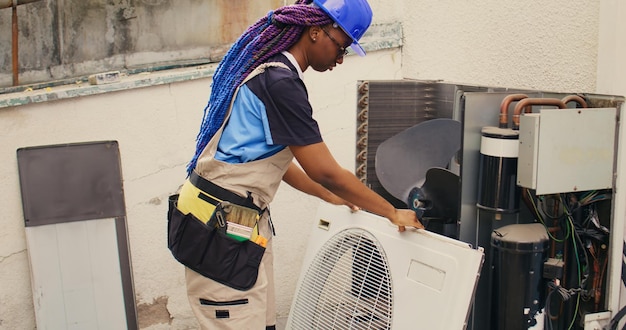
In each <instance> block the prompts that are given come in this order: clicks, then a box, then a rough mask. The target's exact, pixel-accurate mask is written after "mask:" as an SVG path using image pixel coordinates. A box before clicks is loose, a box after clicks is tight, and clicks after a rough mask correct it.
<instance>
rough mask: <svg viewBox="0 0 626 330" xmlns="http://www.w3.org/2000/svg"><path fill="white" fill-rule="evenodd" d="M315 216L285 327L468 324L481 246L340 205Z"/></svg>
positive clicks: (415, 328) (444, 328) (447, 327)
mask: <svg viewBox="0 0 626 330" xmlns="http://www.w3.org/2000/svg"><path fill="white" fill-rule="evenodd" d="M317 219H319V220H318V222H317V223H316V224H315V225H314V229H313V231H312V233H311V236H310V238H309V245H308V249H307V252H306V254H305V259H304V260H303V265H304V266H303V267H304V268H303V270H302V272H301V274H300V278H299V281H298V284H297V289H296V293H295V297H294V300H293V302H292V306H291V312H290V315H289V318H288V320H287V329H306V330H310V329H342V330H343V329H394V330H396V329H412V330H419V329H425V330H426V329H428V330H437V329H441V330H453V329H465V328H466V326H467V320H468V315H469V312H470V306H471V304H472V301H473V294H474V291H475V288H476V284H477V281H478V278H479V275H480V269H481V266H482V263H483V260H484V253H483V249H482V248H480V247H479V248H478V249H475V248H472V247H471V246H470V245H468V244H466V243H463V242H461V241H457V240H454V239H451V238H448V237H445V236H442V235H439V234H435V233H431V232H428V231H425V230H415V229H407V231H405V232H403V233H400V232H398V230H397V227H396V226H393V225H392V224H391V223H390V222H389V221H388V220H387V219H386V218H382V217H379V216H377V215H373V214H371V213H368V212H365V211H360V212H356V213H352V212H350V210H348V209H347V208H346V207H339V206H335V205H329V204H323V205H321V206H320V208H319V210H318V214H317Z"/></svg>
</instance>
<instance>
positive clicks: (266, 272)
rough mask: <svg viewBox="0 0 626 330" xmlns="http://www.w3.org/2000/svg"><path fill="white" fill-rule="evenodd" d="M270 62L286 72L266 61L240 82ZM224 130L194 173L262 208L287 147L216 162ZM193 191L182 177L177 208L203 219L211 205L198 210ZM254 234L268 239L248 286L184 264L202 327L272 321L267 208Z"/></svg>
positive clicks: (282, 168)
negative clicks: (235, 160)
mask: <svg viewBox="0 0 626 330" xmlns="http://www.w3.org/2000/svg"><path fill="white" fill-rule="evenodd" d="M269 66H279V67H284V68H286V69H287V70H289V68H288V67H287V66H286V65H284V64H283V63H265V64H262V65H261V66H259V67H258V68H257V69H256V70H254V71H253V72H252V73H251V74H250V75H249V76H248V77H247V78H246V79H245V80H244V82H243V83H242V85H243V84H245V83H246V82H247V81H248V80H250V79H251V78H252V77H254V76H256V75H258V74H260V73H262V72H264V71H265V69H266V68H267V67H269ZM238 91H239V89H237V91H236V92H235V94H234V95H235V96H234V97H233V102H234V99H235V97H236V95H237V92H238ZM231 109H232V102H231V105H230V109H229V112H228V114H227V117H226V118H225V119H224V123H226V122H227V120H228V116H229V115H230V110H231ZM223 129H224V124H223V125H222V127H221V128H220V129H219V130H218V131H217V133H215V135H214V136H213V138H212V139H211V140H210V141H209V143H208V144H207V146H206V147H205V149H204V150H203V151H202V154H201V155H200V157H199V159H198V163H197V165H196V168H195V172H196V173H197V174H198V175H200V176H201V177H203V178H205V179H207V180H209V181H211V182H212V183H214V184H216V185H218V186H221V187H222V188H225V189H228V190H230V191H232V192H234V193H236V194H238V195H240V196H244V197H245V196H248V195H250V196H251V197H252V198H253V201H254V203H255V204H256V205H257V206H258V207H259V208H261V209H265V208H266V207H268V205H269V203H270V202H271V201H272V199H273V198H274V195H275V193H276V190H277V189H278V186H279V184H280V182H281V181H282V177H283V175H284V174H285V172H286V171H287V168H288V167H289V164H290V163H291V162H292V160H293V154H292V153H291V151H290V150H289V148H285V149H284V150H282V151H281V152H279V153H277V154H275V155H273V156H271V157H268V158H265V159H261V160H256V161H252V162H247V163H242V164H230V163H226V162H222V161H219V160H216V159H215V157H214V156H215V152H216V150H217V145H218V142H219V139H220V137H221V134H222V131H223ZM197 192H198V189H197V188H196V187H194V186H193V185H192V184H191V183H190V182H189V180H187V181H186V182H185V184H184V185H183V188H182V189H181V191H180V197H179V200H178V209H179V210H180V211H182V212H183V213H188V212H191V213H192V214H194V215H195V216H196V217H198V218H199V219H201V220H204V221H206V219H207V218H208V216H210V214H208V213H209V211H210V212H212V209H213V207H212V205H209V204H208V203H207V204H206V206H207V208H203V207H202V205H203V204H202V202H198V197H197V196H198V193H197ZM205 203H206V202H205ZM259 233H260V234H261V235H263V236H264V237H266V238H268V242H267V246H266V251H265V254H264V255H263V259H262V261H261V265H260V267H259V275H258V278H257V281H256V283H255V285H254V286H253V287H252V288H251V289H250V290H247V291H240V290H236V289H233V288H230V287H228V286H225V285H223V284H220V283H218V282H215V281H213V280H211V279H209V278H206V277H204V276H202V275H200V274H198V273H196V272H194V271H193V270H191V269H189V268H186V269H185V277H186V281H187V295H188V298H189V303H190V304H191V308H192V310H193V312H194V314H195V316H196V318H197V319H198V322H199V323H200V325H201V327H202V329H220V330H221V329H233V330H235V329H236V330H244V329H266V326H273V325H275V324H276V308H275V301H274V300H275V298H274V271H273V255H272V240H271V237H272V235H273V229H272V228H271V227H270V223H269V212H268V211H265V212H264V213H263V214H262V217H261V219H260V222H259Z"/></svg>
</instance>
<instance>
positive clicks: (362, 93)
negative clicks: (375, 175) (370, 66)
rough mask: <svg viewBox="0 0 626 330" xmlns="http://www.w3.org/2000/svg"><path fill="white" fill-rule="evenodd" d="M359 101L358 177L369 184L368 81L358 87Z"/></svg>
mask: <svg viewBox="0 0 626 330" xmlns="http://www.w3.org/2000/svg"><path fill="white" fill-rule="evenodd" d="M358 90H359V101H358V104H357V107H358V108H357V109H358V115H357V118H358V127H357V137H358V140H357V141H358V142H357V144H356V147H357V156H356V160H357V168H356V176H357V177H358V178H359V180H361V182H363V183H366V182H367V122H368V121H367V120H368V110H369V83H368V82H367V81H362V82H360V85H359V87H358Z"/></svg>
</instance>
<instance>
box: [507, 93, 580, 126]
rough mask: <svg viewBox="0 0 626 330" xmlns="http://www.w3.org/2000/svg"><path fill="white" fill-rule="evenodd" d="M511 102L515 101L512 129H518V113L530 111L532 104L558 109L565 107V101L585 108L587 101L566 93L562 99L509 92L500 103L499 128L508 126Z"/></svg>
mask: <svg viewBox="0 0 626 330" xmlns="http://www.w3.org/2000/svg"><path fill="white" fill-rule="evenodd" d="M512 102H517V104H516V105H515V108H514V110H513V121H512V129H513V130H519V122H520V119H519V117H520V115H521V114H522V111H523V112H524V113H532V111H533V110H532V109H533V108H532V106H533V105H541V106H555V107H558V108H559V109H566V108H567V103H569V102H576V103H577V104H578V105H579V106H580V107H581V108H587V102H586V101H585V99H583V98H582V97H580V96H578V95H568V96H566V97H564V98H563V99H561V100H559V99H553V98H529V97H528V95H526V94H510V95H507V96H506V97H505V98H504V99H503V100H502V103H501V104H500V120H499V127H500V128H508V126H509V117H508V116H509V115H508V112H509V106H510V104H511V103H512Z"/></svg>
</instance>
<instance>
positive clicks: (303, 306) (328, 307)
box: [291, 228, 393, 330]
mask: <svg viewBox="0 0 626 330" xmlns="http://www.w3.org/2000/svg"><path fill="white" fill-rule="evenodd" d="M305 267H308V270H307V271H306V273H305V275H304V278H303V280H302V283H301V285H300V289H299V292H297V293H296V298H295V299H296V300H295V301H294V306H293V310H292V311H291V313H292V315H291V326H292V328H293V329H303V330H304V329H306V330H310V329H341V330H344V329H390V328H391V317H392V301H393V299H392V287H391V277H390V274H389V266H388V263H387V258H386V256H385V255H384V251H383V250H382V248H381V245H380V243H379V242H378V240H376V238H375V237H374V236H373V235H372V234H371V233H369V232H367V231H365V230H362V229H358V228H351V229H347V230H344V231H342V232H339V233H337V234H336V235H335V236H333V237H332V238H330V239H329V240H328V241H327V242H326V244H324V246H323V247H322V249H321V250H320V251H319V252H318V253H317V255H316V256H315V258H314V260H313V262H312V264H311V265H308V266H307V265H305Z"/></svg>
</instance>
